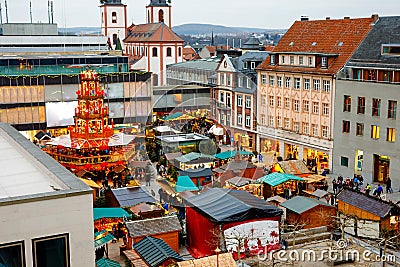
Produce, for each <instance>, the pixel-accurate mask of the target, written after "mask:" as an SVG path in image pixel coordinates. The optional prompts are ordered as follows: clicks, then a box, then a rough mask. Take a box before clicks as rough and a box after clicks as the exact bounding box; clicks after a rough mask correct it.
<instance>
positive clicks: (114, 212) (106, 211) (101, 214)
mask: <svg viewBox="0 0 400 267" xmlns="http://www.w3.org/2000/svg"><path fill="white" fill-rule="evenodd" d="M124 217H127V218H129V217H131V215H130V214H129V213H128V212H126V211H125V210H124V209H123V208H93V219H94V220H99V219H101V218H124Z"/></svg>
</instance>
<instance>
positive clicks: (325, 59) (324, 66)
mask: <svg viewBox="0 0 400 267" xmlns="http://www.w3.org/2000/svg"><path fill="white" fill-rule="evenodd" d="M327 62H328V59H327V58H326V57H322V58H321V67H323V68H326V67H327Z"/></svg>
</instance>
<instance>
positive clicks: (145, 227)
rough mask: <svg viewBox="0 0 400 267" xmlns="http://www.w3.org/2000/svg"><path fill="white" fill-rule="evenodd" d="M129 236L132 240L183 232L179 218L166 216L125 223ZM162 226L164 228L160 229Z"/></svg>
mask: <svg viewBox="0 0 400 267" xmlns="http://www.w3.org/2000/svg"><path fill="white" fill-rule="evenodd" d="M125 225H126V228H127V229H128V232H129V236H130V237H132V238H136V237H142V236H151V235H159V234H162V233H170V232H180V231H182V226H181V223H180V222H179V219H178V217H177V216H175V215H172V216H165V217H160V218H153V219H145V220H137V221H128V222H125ZM160 226H162V227H160Z"/></svg>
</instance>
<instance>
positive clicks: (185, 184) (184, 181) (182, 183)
mask: <svg viewBox="0 0 400 267" xmlns="http://www.w3.org/2000/svg"><path fill="white" fill-rule="evenodd" d="M175 189H176V192H177V193H180V192H183V191H199V188H198V187H197V186H196V185H195V184H194V183H193V181H192V180H191V179H190V177H189V176H187V175H184V176H178V181H177V182H176V188H175Z"/></svg>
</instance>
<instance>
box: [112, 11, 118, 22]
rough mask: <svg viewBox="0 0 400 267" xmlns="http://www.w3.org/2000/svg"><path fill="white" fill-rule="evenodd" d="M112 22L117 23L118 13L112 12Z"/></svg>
mask: <svg viewBox="0 0 400 267" xmlns="http://www.w3.org/2000/svg"><path fill="white" fill-rule="evenodd" d="M111 20H112V23H117V12H115V11H114V12H112V13H111Z"/></svg>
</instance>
